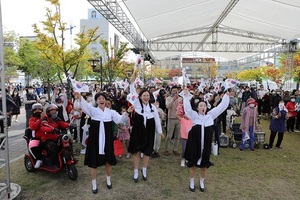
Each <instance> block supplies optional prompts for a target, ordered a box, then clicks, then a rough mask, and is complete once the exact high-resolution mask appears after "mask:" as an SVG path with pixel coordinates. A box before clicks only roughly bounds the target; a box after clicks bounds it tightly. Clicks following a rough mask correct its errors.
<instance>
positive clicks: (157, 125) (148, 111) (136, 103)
mask: <svg viewBox="0 0 300 200" xmlns="http://www.w3.org/2000/svg"><path fill="white" fill-rule="evenodd" d="M130 93H131V94H135V93H136V90H135V87H134V85H133V84H130ZM133 106H134V110H135V112H137V113H138V114H139V115H142V116H143V117H144V125H145V127H146V122H147V119H152V118H154V122H155V130H156V132H157V133H159V134H162V127H161V121H160V118H159V114H158V111H157V109H156V107H155V105H153V104H151V107H152V110H153V112H151V108H150V104H149V103H148V104H147V105H145V104H143V108H144V109H143V110H144V112H143V113H142V106H141V103H140V100H139V98H137V99H135V101H134V104H133Z"/></svg>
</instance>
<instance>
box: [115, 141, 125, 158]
mask: <svg viewBox="0 0 300 200" xmlns="http://www.w3.org/2000/svg"><path fill="white" fill-rule="evenodd" d="M124 153H125V152H124V148H123V145H122V142H121V140H114V154H115V156H120V155H124Z"/></svg>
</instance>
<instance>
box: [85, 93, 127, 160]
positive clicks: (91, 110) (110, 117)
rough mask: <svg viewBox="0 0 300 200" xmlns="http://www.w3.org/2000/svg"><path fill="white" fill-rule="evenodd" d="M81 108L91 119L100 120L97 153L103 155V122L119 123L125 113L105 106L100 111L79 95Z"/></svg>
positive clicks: (124, 116)
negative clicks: (121, 113)
mask: <svg viewBox="0 0 300 200" xmlns="http://www.w3.org/2000/svg"><path fill="white" fill-rule="evenodd" d="M81 108H82V111H83V112H84V113H85V114H87V115H88V116H90V117H91V119H92V120H96V121H100V128H99V154H100V155H104V154H105V153H104V147H105V129H104V122H111V121H114V122H115V123H116V124H120V123H121V122H123V121H125V120H126V119H127V118H126V114H125V113H124V114H123V115H120V114H119V113H117V112H116V111H115V110H110V109H108V108H105V109H104V111H102V110H101V109H100V108H99V107H93V106H92V105H91V104H89V103H87V102H86V101H85V100H84V98H83V97H81Z"/></svg>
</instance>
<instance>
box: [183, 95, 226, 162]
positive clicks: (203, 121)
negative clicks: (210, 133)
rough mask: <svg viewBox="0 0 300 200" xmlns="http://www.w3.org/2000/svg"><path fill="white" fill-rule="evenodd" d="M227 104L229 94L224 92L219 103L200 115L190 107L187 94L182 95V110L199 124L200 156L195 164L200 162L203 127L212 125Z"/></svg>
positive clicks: (195, 123) (202, 145) (194, 122)
mask: <svg viewBox="0 0 300 200" xmlns="http://www.w3.org/2000/svg"><path fill="white" fill-rule="evenodd" d="M228 105H229V96H228V95H227V94H225V95H224V96H223V98H222V101H221V103H220V104H219V105H218V106H217V107H215V108H213V109H211V110H210V111H209V112H207V114H206V115H202V114H200V113H198V112H196V111H194V110H193V109H192V107H191V103H190V100H189V98H188V97H187V96H183V107H184V112H185V114H186V116H187V117H188V118H190V119H191V120H192V121H193V125H197V124H198V125H201V133H202V134H201V157H200V159H199V160H198V162H197V165H200V164H201V160H202V153H203V149H204V134H205V133H204V127H208V126H212V125H213V124H214V119H216V118H217V117H218V116H219V115H220V114H222V113H223V112H224V111H225V110H226V109H227V107H228Z"/></svg>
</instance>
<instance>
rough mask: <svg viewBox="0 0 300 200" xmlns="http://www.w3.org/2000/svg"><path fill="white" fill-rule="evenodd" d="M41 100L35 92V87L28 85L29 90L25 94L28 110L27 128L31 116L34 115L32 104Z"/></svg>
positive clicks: (26, 108) (26, 109)
mask: <svg viewBox="0 0 300 200" xmlns="http://www.w3.org/2000/svg"><path fill="white" fill-rule="evenodd" d="M37 102H40V99H39V97H38V96H37V95H36V94H35V93H34V88H33V87H32V86H29V87H28V92H27V93H26V94H25V95H24V104H25V111H26V128H27V127H28V126H29V124H28V122H29V118H30V117H31V115H32V110H31V109H32V105H33V104H34V103H37Z"/></svg>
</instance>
